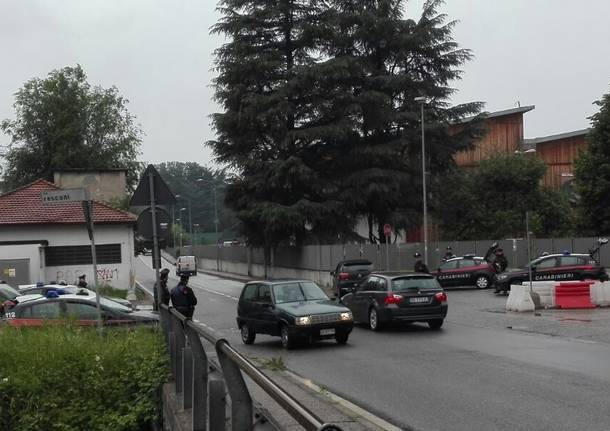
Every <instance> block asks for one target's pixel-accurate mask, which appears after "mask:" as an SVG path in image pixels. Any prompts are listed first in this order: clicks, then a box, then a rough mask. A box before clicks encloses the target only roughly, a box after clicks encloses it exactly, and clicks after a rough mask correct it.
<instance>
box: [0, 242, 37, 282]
mask: <svg viewBox="0 0 610 431" xmlns="http://www.w3.org/2000/svg"><path fill="white" fill-rule="evenodd" d="M41 256H42V247H41V246H40V245H39V244H27V245H4V246H0V260H9V259H29V261H30V265H29V281H28V283H36V282H38V281H43V280H44V266H42V265H41V262H43V260H41ZM0 279H2V280H4V281H6V282H7V283H8V284H10V285H13V283H12V282H11V280H10V277H9V276H7V275H4V274H0Z"/></svg>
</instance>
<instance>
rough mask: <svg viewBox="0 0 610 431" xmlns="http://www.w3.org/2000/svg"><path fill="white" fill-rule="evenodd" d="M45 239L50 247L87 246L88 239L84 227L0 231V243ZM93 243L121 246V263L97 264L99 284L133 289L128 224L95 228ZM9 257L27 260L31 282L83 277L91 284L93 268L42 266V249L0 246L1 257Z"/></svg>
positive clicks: (7, 229)
mask: <svg viewBox="0 0 610 431" xmlns="http://www.w3.org/2000/svg"><path fill="white" fill-rule="evenodd" d="M20 240H21V241H22V240H47V241H48V242H49V247H55V246H70V245H86V246H89V245H90V244H91V243H90V241H89V236H88V235H87V230H86V229H85V227H84V225H82V226H80V225H78V226H77V225H75V226H71V225H65V226H64V225H48V226H18V227H11V228H10V229H9V228H3V229H2V230H0V241H20ZM95 243H96V245H103V244H121V259H122V262H121V263H117V264H103V265H98V268H97V272H98V281H99V282H100V283H104V284H109V285H111V286H114V287H117V288H121V289H129V288H131V287H133V282H134V279H135V274H134V273H133V259H134V245H133V228H132V226H130V225H96V226H95ZM7 254H10V256H11V258H13V259H22V258H28V259H30V282H31V283H35V282H37V281H43V282H49V281H59V280H65V281H66V282H67V283H75V282H77V281H78V276H79V275H81V274H85V275H86V277H87V282H88V283H89V284H93V279H94V278H93V266H92V265H70V266H49V267H45V265H44V262H45V261H44V248H42V252H40V251H39V249H38V246H37V245H34V246H32V245H19V246H0V256H6V255H7Z"/></svg>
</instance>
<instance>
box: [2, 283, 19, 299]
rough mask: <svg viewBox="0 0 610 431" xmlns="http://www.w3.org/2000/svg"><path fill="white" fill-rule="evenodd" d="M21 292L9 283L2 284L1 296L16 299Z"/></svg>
mask: <svg viewBox="0 0 610 431" xmlns="http://www.w3.org/2000/svg"><path fill="white" fill-rule="evenodd" d="M19 295H20V293H19V292H18V291H17V290H15V289H13V288H12V287H11V286H9V285H8V284H0V296H1V297H2V298H6V299H15V298H16V297H18V296H19Z"/></svg>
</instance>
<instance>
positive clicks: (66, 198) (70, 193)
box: [40, 189, 88, 204]
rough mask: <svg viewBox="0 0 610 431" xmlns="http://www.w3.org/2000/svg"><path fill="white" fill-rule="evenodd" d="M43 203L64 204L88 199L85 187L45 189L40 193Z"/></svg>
mask: <svg viewBox="0 0 610 431" xmlns="http://www.w3.org/2000/svg"><path fill="white" fill-rule="evenodd" d="M40 197H41V199H42V203H43V204H65V203H66V202H82V201H86V200H88V198H87V191H86V190H85V189H61V190H45V191H43V192H42V193H41V195H40Z"/></svg>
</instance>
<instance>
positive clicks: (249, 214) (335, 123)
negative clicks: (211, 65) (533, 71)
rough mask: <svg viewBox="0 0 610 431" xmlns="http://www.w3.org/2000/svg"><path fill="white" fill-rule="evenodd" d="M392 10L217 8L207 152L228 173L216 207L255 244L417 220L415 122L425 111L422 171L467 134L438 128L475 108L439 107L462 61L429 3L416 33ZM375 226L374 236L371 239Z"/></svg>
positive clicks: (377, 0) (237, 2)
mask: <svg viewBox="0 0 610 431" xmlns="http://www.w3.org/2000/svg"><path fill="white" fill-rule="evenodd" d="M404 4H405V2H404V1H402V0H327V1H321V0H275V1H268V0H267V1H265V0H223V1H221V7H220V10H221V12H222V14H223V19H222V20H221V22H219V23H218V24H217V25H216V26H215V28H214V31H216V32H218V33H222V34H224V35H226V36H227V37H228V38H229V42H228V43H227V44H225V45H224V46H222V47H221V48H220V49H219V50H218V51H217V70H218V72H219V76H218V78H217V80H216V82H215V85H216V97H217V100H218V102H219V103H220V104H221V106H222V108H223V112H222V113H219V114H216V115H215V116H214V117H213V124H214V127H215V129H216V132H217V139H216V140H214V141H211V142H210V143H209V144H210V145H211V146H212V148H213V150H214V152H215V154H216V156H217V159H218V161H219V162H222V163H226V164H228V165H229V166H230V167H231V168H233V169H234V170H236V171H237V173H238V176H239V178H240V179H239V180H238V181H236V182H235V183H234V184H233V185H232V187H230V188H229V190H228V191H227V204H228V205H229V206H231V207H232V208H234V209H235V210H236V211H237V214H238V216H239V218H240V219H241V220H242V221H243V222H244V227H245V230H246V232H245V233H246V235H247V237H248V238H249V240H250V243H251V244H253V245H262V246H274V245H277V244H279V243H280V242H282V241H288V240H289V239H293V240H295V241H296V242H300V241H302V240H303V239H305V238H306V237H307V236H308V235H311V236H314V237H315V238H316V239H317V240H319V241H324V240H328V241H336V240H337V238H349V237H350V233H351V232H352V229H353V226H354V224H355V221H356V219H357V218H361V217H367V218H368V219H369V221H370V224H371V228H372V229H371V233H370V235H369V237H370V239H371V240H372V241H377V240H378V237H380V235H376V232H378V230H379V229H380V227H381V226H382V225H383V224H384V223H386V222H393V223H394V224H396V225H398V226H399V227H403V228H406V227H409V226H413V225H416V224H418V223H419V220H420V216H419V209H420V208H421V180H420V178H421V168H420V167H421V159H420V148H421V147H420V142H421V141H420V139H421V137H420V115H419V105H418V104H417V103H416V102H415V101H414V98H415V97H418V96H426V97H428V98H429V99H430V103H429V105H428V106H427V108H426V110H427V119H426V126H427V135H426V139H427V143H428V144H427V151H428V165H429V170H430V171H431V172H436V171H438V170H442V169H444V168H446V167H447V166H450V165H451V163H452V159H451V157H452V155H453V154H454V153H455V152H456V151H457V150H459V149H463V148H465V147H466V146H467V145H468V144H469V143H470V142H471V140H472V137H473V136H474V134H473V130H475V127H474V126H475V124H476V123H475V122H470V123H466V124H465V125H464V126H463V127H462V129H461V130H460V132H459V133H453V134H450V133H449V127H448V126H449V123H450V122H451V121H454V120H457V119H459V118H462V117H464V116H465V115H472V114H476V113H477V112H478V110H479V108H480V105H479V104H477V103H471V104H467V105H461V106H458V107H453V108H450V107H449V105H448V98H449V97H450V96H451V94H452V93H453V91H454V90H453V89H452V88H450V86H449V84H450V82H451V81H453V80H455V79H458V78H459V76H460V71H459V69H458V68H459V66H460V65H461V64H463V63H464V62H465V61H467V60H468V59H469V58H470V53H469V52H468V51H467V50H462V49H460V48H459V47H458V46H457V44H456V43H455V42H453V40H452V38H451V32H452V27H453V25H454V23H452V22H451V23H447V24H446V23H445V16H444V15H439V14H438V13H437V7H438V5H439V4H440V2H438V1H434V2H429V3H427V4H426V5H425V9H424V11H423V14H422V16H421V19H420V20H419V21H418V22H414V21H412V20H406V19H404V18H403V15H404ZM373 227H374V228H373Z"/></svg>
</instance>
